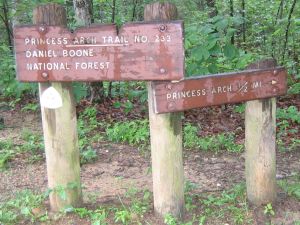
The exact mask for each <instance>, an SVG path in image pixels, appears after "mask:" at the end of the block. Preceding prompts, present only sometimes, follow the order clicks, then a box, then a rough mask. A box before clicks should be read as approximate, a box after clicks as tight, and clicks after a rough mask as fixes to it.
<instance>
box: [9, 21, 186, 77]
mask: <svg viewBox="0 0 300 225" xmlns="http://www.w3.org/2000/svg"><path fill="white" fill-rule="evenodd" d="M14 41H15V54H16V64H17V77H18V79H19V80H20V81H25V82H26V81H28V82H45V81H100V80H179V79H181V78H183V77H184V48H183V23H182V21H169V22H153V23H129V24H125V25H124V26H123V27H121V28H120V29H119V31H117V27H116V25H95V26H91V27H87V28H79V29H77V30H75V31H74V32H70V31H69V30H68V29H67V28H65V27H59V26H43V25H39V26H38V25H36V26H21V27H15V28H14Z"/></svg>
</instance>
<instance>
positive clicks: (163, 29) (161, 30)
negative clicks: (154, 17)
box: [159, 24, 167, 32]
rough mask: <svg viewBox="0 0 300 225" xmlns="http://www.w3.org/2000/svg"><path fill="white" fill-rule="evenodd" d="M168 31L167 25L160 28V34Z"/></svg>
mask: <svg viewBox="0 0 300 225" xmlns="http://www.w3.org/2000/svg"><path fill="white" fill-rule="evenodd" d="M166 30H167V26H166V25H164V24H161V25H160V26H159V31H160V32H164V31H166Z"/></svg>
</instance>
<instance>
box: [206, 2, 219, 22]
mask: <svg viewBox="0 0 300 225" xmlns="http://www.w3.org/2000/svg"><path fill="white" fill-rule="evenodd" d="M206 4H207V6H208V7H209V8H210V12H209V17H210V18H212V17H215V16H216V15H218V10H217V7H216V3H215V0H206Z"/></svg>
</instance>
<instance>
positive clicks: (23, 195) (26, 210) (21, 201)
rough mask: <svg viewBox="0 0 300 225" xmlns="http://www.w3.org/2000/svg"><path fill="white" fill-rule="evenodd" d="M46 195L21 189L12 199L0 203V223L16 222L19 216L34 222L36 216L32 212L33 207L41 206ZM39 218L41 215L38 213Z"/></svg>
mask: <svg viewBox="0 0 300 225" xmlns="http://www.w3.org/2000/svg"><path fill="white" fill-rule="evenodd" d="M46 197H47V196H46V195H37V194H34V193H33V192H31V191H30V190H23V191H21V192H18V193H17V194H16V197H15V198H14V199H11V200H9V201H7V202H6V203H3V204H0V224H17V222H18V220H19V219H21V218H24V219H30V220H31V221H32V222H34V221H35V220H36V219H37V218H36V217H35V216H34V214H33V213H32V210H33V209H34V208H37V207H39V206H41V204H42V203H43V201H44V200H45V198H46ZM39 217H40V218H41V215H39Z"/></svg>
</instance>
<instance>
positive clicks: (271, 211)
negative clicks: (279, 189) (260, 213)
mask: <svg viewBox="0 0 300 225" xmlns="http://www.w3.org/2000/svg"><path fill="white" fill-rule="evenodd" d="M264 214H265V215H270V216H275V212H274V209H273V206H272V204H271V203H268V204H267V205H266V206H265V209H264Z"/></svg>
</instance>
